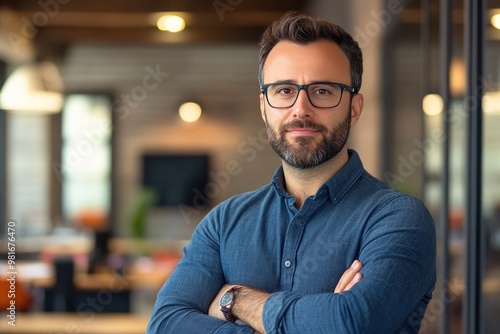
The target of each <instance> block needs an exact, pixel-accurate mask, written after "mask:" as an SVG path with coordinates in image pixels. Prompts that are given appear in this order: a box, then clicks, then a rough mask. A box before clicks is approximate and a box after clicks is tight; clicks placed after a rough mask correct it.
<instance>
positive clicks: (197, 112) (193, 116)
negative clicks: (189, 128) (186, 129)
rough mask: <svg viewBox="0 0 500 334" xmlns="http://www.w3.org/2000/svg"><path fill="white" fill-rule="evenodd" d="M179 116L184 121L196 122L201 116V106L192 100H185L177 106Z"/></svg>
mask: <svg viewBox="0 0 500 334" xmlns="http://www.w3.org/2000/svg"><path fill="white" fill-rule="evenodd" d="M179 116H180V117H181V119H182V120H183V121H184V122H188V123H193V122H196V121H197V120H198V119H199V118H200V116H201V107H200V105H199V104H197V103H194V102H186V103H183V104H181V106H180V107H179Z"/></svg>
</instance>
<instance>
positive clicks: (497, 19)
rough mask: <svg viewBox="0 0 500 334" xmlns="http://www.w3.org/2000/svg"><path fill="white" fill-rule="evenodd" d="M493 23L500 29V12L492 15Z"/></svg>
mask: <svg viewBox="0 0 500 334" xmlns="http://www.w3.org/2000/svg"><path fill="white" fill-rule="evenodd" d="M491 24H492V25H493V27H495V28H497V29H500V14H495V15H493V16H492V17H491Z"/></svg>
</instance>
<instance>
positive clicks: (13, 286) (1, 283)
mask: <svg viewBox="0 0 500 334" xmlns="http://www.w3.org/2000/svg"><path fill="white" fill-rule="evenodd" d="M11 278H12V277H11V276H1V277H0V309H1V310H6V309H8V308H9V307H10V306H11V303H12V301H14V302H15V304H14V305H15V308H16V310H18V311H21V312H22V311H27V310H29V309H30V307H31V301H32V298H31V295H30V294H29V293H28V292H27V291H26V289H25V287H24V285H23V283H20V282H19V281H18V278H17V276H14V277H13V278H14V279H11Z"/></svg>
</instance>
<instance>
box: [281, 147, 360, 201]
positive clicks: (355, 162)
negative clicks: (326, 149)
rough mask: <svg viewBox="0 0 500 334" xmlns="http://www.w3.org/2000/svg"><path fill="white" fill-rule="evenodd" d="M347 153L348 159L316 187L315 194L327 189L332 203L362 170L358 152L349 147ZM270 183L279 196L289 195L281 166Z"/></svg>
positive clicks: (348, 187)
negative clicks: (316, 191)
mask: <svg viewBox="0 0 500 334" xmlns="http://www.w3.org/2000/svg"><path fill="white" fill-rule="evenodd" d="M348 154H349V160H348V161H347V163H346V164H345V166H344V167H342V169H340V170H339V171H338V172H337V173H336V174H335V175H334V176H332V177H331V178H330V179H329V180H328V181H326V183H325V184H323V185H322V186H321V187H320V188H319V189H318V193H317V194H320V193H321V192H323V191H322V190H323V189H327V191H328V194H329V195H330V200H331V201H332V202H334V203H336V202H338V201H339V200H340V199H341V198H342V197H343V196H344V195H345V194H346V193H347V191H349V189H350V188H351V187H352V186H353V184H354V183H355V182H356V181H357V180H358V179H359V177H360V176H361V174H362V173H363V171H364V168H363V163H362V162H361V159H360V158H359V155H358V153H357V152H356V151H354V150H351V149H349V150H348ZM272 183H273V185H274V188H275V190H276V191H277V192H278V194H279V195H280V196H283V197H290V194H289V193H288V192H287V191H286V190H285V177H284V174H283V166H279V167H278V168H277V169H276V171H275V172H274V175H273V179H272Z"/></svg>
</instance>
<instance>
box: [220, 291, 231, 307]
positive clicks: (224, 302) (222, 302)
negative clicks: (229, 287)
mask: <svg viewBox="0 0 500 334" xmlns="http://www.w3.org/2000/svg"><path fill="white" fill-rule="evenodd" d="M232 301H233V293H232V292H226V293H225V294H224V295H223V296H222V298H221V299H220V305H221V306H227V305H229V304H231V302H232Z"/></svg>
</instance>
